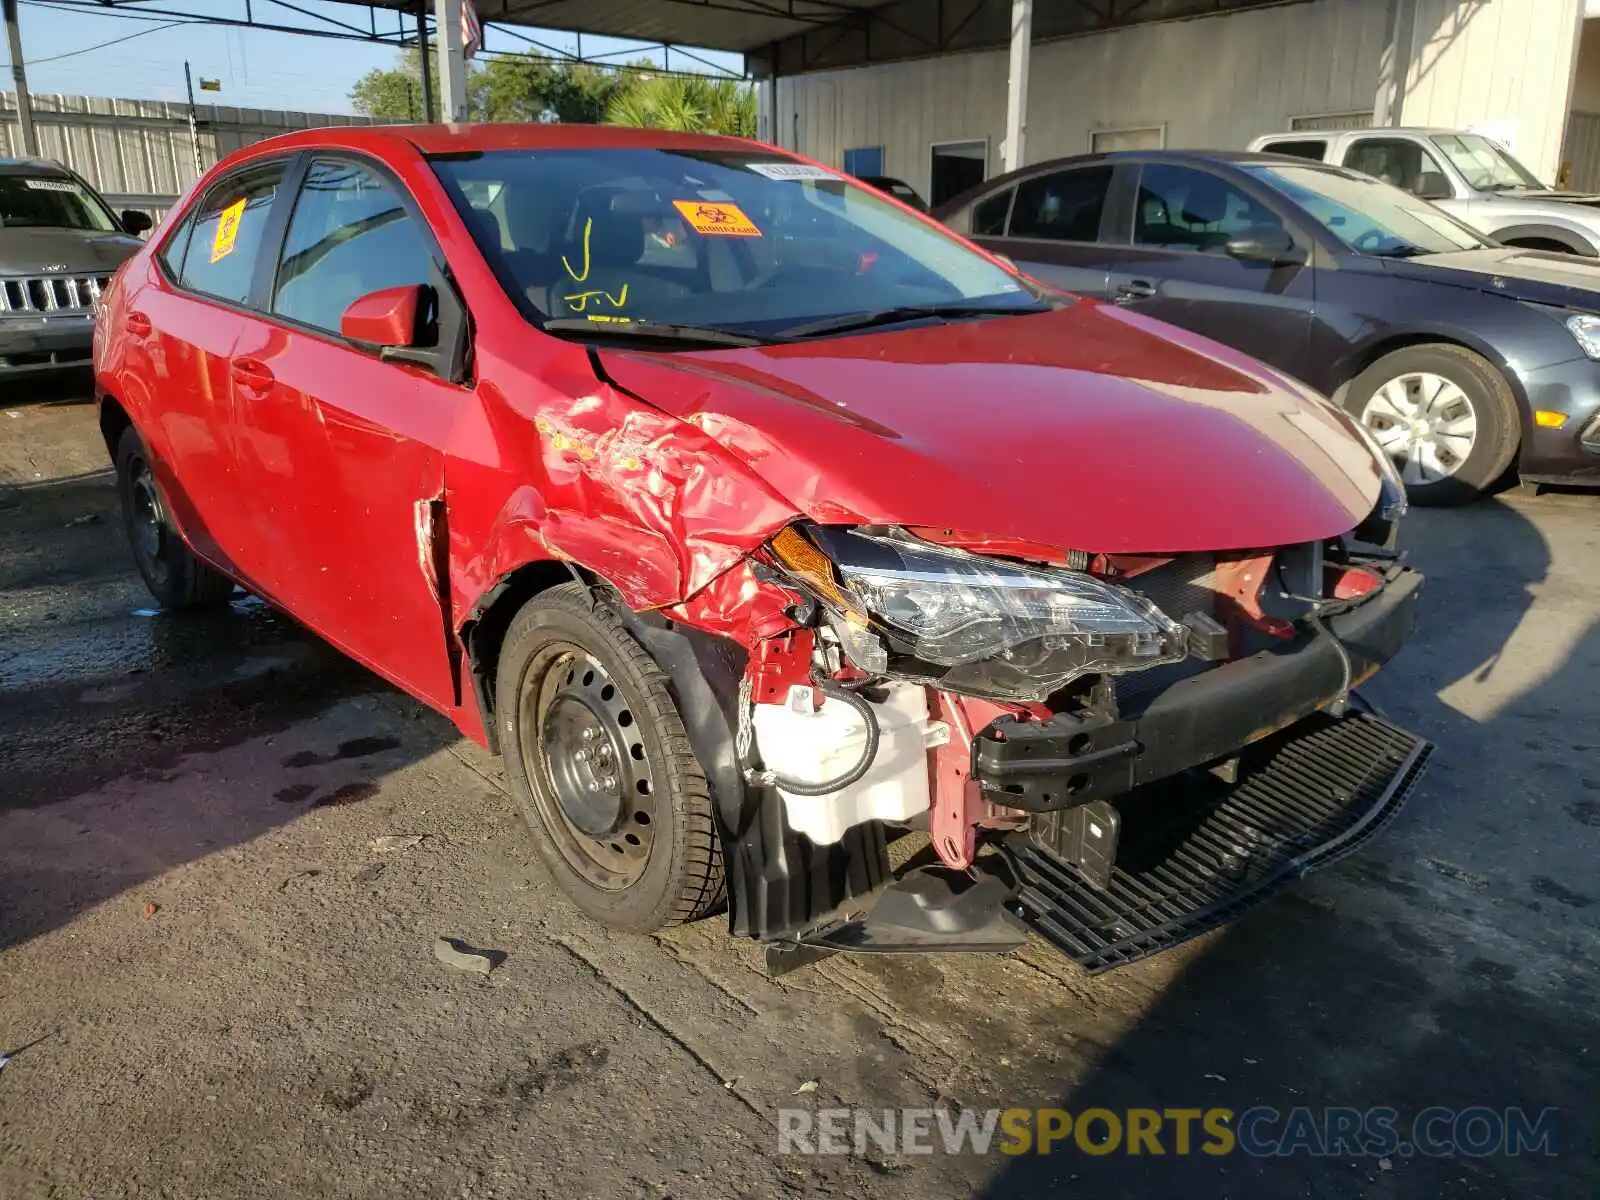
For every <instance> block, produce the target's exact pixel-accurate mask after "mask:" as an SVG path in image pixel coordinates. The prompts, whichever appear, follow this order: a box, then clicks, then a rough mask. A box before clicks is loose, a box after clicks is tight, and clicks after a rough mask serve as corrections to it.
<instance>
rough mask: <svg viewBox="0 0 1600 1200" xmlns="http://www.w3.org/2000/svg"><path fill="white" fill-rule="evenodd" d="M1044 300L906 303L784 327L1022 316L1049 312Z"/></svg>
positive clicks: (805, 331) (789, 334) (819, 330)
mask: <svg viewBox="0 0 1600 1200" xmlns="http://www.w3.org/2000/svg"><path fill="white" fill-rule="evenodd" d="M1049 311H1050V307H1049V306H1048V305H1045V304H1039V305H1029V306H1028V307H1026V308H1018V307H1016V306H1015V305H1011V304H907V305H901V306H897V307H895V308H880V309H876V310H874V311H872V312H859V313H847V314H846V315H845V316H842V317H824V318H823V319H822V320H820V321H807V322H805V323H804V324H801V325H791V326H789V327H788V328H787V329H785V330H782V334H783V336H784V337H786V338H806V337H816V336H817V335H819V334H824V333H848V332H851V331H853V330H857V329H870V328H872V327H873V326H875V325H897V324H899V323H900V322H901V321H916V320H920V319H923V318H928V317H934V318H941V317H949V318H951V319H959V318H961V317H1020V316H1027V315H1029V314H1032V313H1042V312H1049Z"/></svg>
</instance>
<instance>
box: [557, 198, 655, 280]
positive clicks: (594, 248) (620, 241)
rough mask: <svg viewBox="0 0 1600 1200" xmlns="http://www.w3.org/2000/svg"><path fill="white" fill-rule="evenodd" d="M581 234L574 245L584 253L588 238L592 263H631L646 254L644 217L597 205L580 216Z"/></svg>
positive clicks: (622, 264) (628, 265) (579, 252)
mask: <svg viewBox="0 0 1600 1200" xmlns="http://www.w3.org/2000/svg"><path fill="white" fill-rule="evenodd" d="M577 236H578V243H577V245H576V246H575V247H574V249H575V250H576V251H577V252H578V254H579V255H581V254H582V253H583V242H584V239H585V238H587V240H588V243H589V253H588V258H589V262H590V264H591V265H593V266H598V267H631V266H633V264H634V263H636V262H638V261H639V259H640V257H641V256H642V255H643V254H644V244H645V242H644V239H645V233H644V217H643V216H639V215H635V214H633V213H619V212H613V211H611V210H610V209H609V208H603V209H597V210H595V211H592V212H589V213H587V214H585V215H583V216H581V217H580V218H579V224H578V230H577ZM574 261H576V258H574Z"/></svg>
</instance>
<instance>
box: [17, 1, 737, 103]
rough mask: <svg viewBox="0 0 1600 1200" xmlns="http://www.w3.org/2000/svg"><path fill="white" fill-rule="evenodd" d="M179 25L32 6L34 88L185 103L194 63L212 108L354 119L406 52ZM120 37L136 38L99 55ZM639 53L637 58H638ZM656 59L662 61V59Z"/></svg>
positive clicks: (207, 5) (505, 44) (561, 36)
mask: <svg viewBox="0 0 1600 1200" xmlns="http://www.w3.org/2000/svg"><path fill="white" fill-rule="evenodd" d="M244 3H245V0H157V2H156V3H155V4H154V7H157V8H161V9H165V10H168V11H171V12H182V13H210V14H215V15H231V16H240V17H242V16H243V14H244ZM294 3H295V6H296V7H297V8H300V9H303V10H304V11H305V12H306V13H314V14H321V15H324V16H328V17H332V18H333V19H335V20H338V21H342V22H344V23H345V24H353V25H359V26H361V27H362V28H366V27H367V14H368V11H369V10H368V9H367V8H365V7H364V6H362V5H357V4H335V3H327V2H325V0H294ZM430 7H431V5H430ZM253 9H254V12H255V18H256V20H258V21H272V22H274V23H278V24H286V25H295V26H298V27H302V28H305V27H310V26H312V25H315V24H316V22H315V21H314V20H312V19H308V18H307V17H305V16H301V15H299V14H297V13H295V12H292V11H289V10H288V9H285V8H282V7H280V6H279V5H278V4H276V3H275V2H274V0H253ZM124 11H126V10H124ZM171 20H172V18H170V17H162V18H152V17H141V18H135V17H134V16H132V15H109V14H108V15H101V14H96V13H86V12H84V11H83V10H82V9H72V10H70V11H69V10H65V9H61V8H54V7H51V4H50V0H22V3H21V7H20V21H21V28H22V51H23V59H24V62H25V63H26V64H27V70H28V87H29V90H31V91H33V92H65V93H67V94H69V95H87V96H111V97H118V98H126V99H134V100H173V101H181V100H183V99H185V93H184V84H183V64H184V61H185V60H188V61H189V62H190V63H191V64H192V66H193V70H194V75H195V80H196V86H197V87H198V81H199V80H200V78H201V77H205V78H207V79H217V80H220V81H221V83H222V91H221V92H220V93H212V92H204V93H201V92H197V93H196V99H198V100H200V101H201V102H203V103H214V104H228V105H234V106H237V107H240V108H278V109H291V110H298V111H302V112H333V113H347V112H350V111H351V109H350V88H351V87H352V86H353V85H354V83H355V81H356V80H357V79H359V78H360V77H361V76H362V75H363V74H365V73H366V72H367V71H368V70H370V69H372V68H373V67H390V66H393V65H394V63H395V61H396V57H397V51H396V50H394V49H393V48H392V47H388V46H375V45H369V44H366V43H362V42H350V41H339V40H334V39H331V38H315V37H297V36H295V35H293V34H283V33H268V32H264V31H261V30H252V29H230V28H225V27H221V26H210V27H208V26H200V25H171V26H169V25H168V22H169V21H171ZM377 20H378V27H379V29H380V30H393V29H394V28H395V27H396V26H397V24H398V23H399V20H400V18H399V16H398V15H397V14H395V13H393V12H387V11H383V10H379V11H378V13H377ZM412 28H414V22H411V21H410V20H409V19H407V30H408V32H409V31H410V29H412ZM523 32H524V33H526V34H527V35H529V36H532V37H536V38H538V39H539V40H540V41H543V42H546V43H547V44H549V45H551V46H555V47H558V48H562V49H566V50H571V49H573V46H574V41H573V37H572V35H571V34H567V33H558V32H554V31H545V32H539V31H536V30H524V31H523ZM116 39H127V40H122V41H118V42H117V44H116V45H110V46H102V47H101V48H100V49H92V47H95V46H101V44H102V43H106V42H111V41H113V40H116ZM485 40H486V43H487V46H488V48H489V49H490V50H511V49H517V48H519V47H520V44H519V43H518V42H516V41H515V40H514V39H513V38H512V37H510V36H509V35H507V34H506V33H503V32H501V31H499V30H497V29H496V28H495V27H494V26H490V27H489V29H488V31H487V35H486V39H485ZM630 45H631V44H630V43H627V42H620V41H616V40H614V39H606V38H589V37H586V38H584V40H583V49H584V52H585V53H586V54H591V55H593V54H598V53H604V52H606V51H609V50H621V49H625V48H628V47H630ZM0 55H4V58H5V70H4V75H3V78H0V88H3V89H5V90H9V89H10V87H11V76H10V66H11V59H10V55H9V54H8V53H7V52H6V47H5V44H4V39H3V38H0ZM632 57H635V55H633V54H629V55H628V58H632ZM655 57H656V58H657V60H658V61H659V59H660V56H659V54H657V55H656V56H655ZM705 57H707V58H709V59H710V60H711V61H713V62H716V63H718V64H719V65H722V66H726V67H729V68H731V69H732V70H734V71H739V70H740V69H741V67H742V64H741V60H740V58H739V56H738V55H731V54H707V55H705ZM673 65H674V66H676V65H677V63H676V62H674V64H673ZM684 65H685V67H688V66H689V64H687V63H685V64H684Z"/></svg>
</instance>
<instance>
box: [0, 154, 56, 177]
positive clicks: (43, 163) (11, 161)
mask: <svg viewBox="0 0 1600 1200" xmlns="http://www.w3.org/2000/svg"><path fill="white" fill-rule="evenodd" d="M40 173H48V174H52V175H60V176H62V177H65V176H66V175H67V174H68V171H67V169H66V168H65V167H63V166H62V165H61V164H60V163H58V162H56V161H55V160H53V159H49V158H4V157H0V174H6V175H22V174H28V175H38V174H40Z"/></svg>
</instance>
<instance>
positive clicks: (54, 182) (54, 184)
mask: <svg viewBox="0 0 1600 1200" xmlns="http://www.w3.org/2000/svg"><path fill="white" fill-rule="evenodd" d="M22 185H23V186H24V187H29V188H32V189H33V190H34V191H36V192H71V193H72V194H73V195H74V196H76V195H77V194H78V191H79V189H78V185H77V184H75V183H69V182H68V181H67V180H65V179H24V180H23V181H22Z"/></svg>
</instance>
